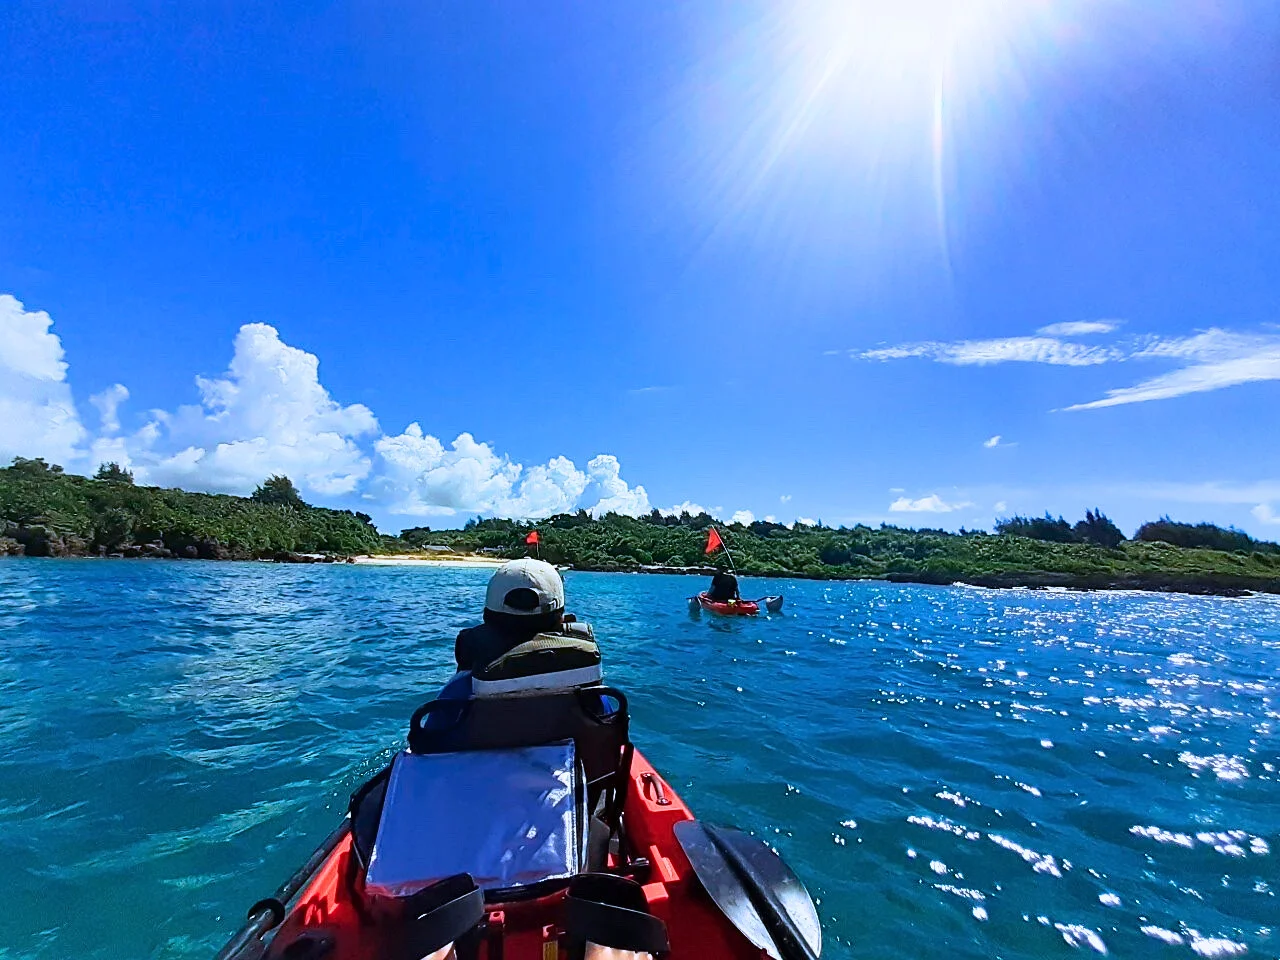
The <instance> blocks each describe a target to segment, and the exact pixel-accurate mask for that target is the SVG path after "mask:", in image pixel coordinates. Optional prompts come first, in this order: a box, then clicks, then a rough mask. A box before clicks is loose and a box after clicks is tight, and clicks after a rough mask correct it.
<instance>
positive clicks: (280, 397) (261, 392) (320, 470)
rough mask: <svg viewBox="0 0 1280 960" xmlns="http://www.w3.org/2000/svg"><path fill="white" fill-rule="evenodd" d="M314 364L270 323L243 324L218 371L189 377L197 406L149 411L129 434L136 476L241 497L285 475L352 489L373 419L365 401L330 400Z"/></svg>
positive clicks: (362, 471)
mask: <svg viewBox="0 0 1280 960" xmlns="http://www.w3.org/2000/svg"><path fill="white" fill-rule="evenodd" d="M319 365H320V363H319V360H318V359H317V358H316V356H315V355H314V354H311V353H307V352H306V351H305V350H300V349H298V348H297V347H292V346H289V345H288V344H286V343H284V342H283V341H282V340H281V339H280V335H279V333H278V332H277V331H276V329H275V328H274V327H271V326H268V325H267V324H265V323H249V324H245V325H244V326H242V327H241V328H240V332H239V333H238V334H237V335H236V339H235V345H234V351H233V355H232V358H231V364H230V366H229V367H228V369H227V372H226V373H225V374H224V375H223V376H221V377H218V378H213V379H206V378H204V377H197V378H196V386H197V387H198V388H199V391H200V398H201V402H200V403H199V404H198V405H196V404H193V405H190V406H184V407H179V408H178V409H177V411H176V412H174V413H166V412H164V411H158V412H157V413H156V416H155V419H154V421H153V422H152V423H151V424H149V425H148V426H147V427H146V428H144V429H143V430H142V431H140V432H139V433H138V434H136V435H135V436H134V437H133V438H131V439H130V441H129V442H128V444H127V446H128V449H129V451H130V452H131V453H132V462H133V463H134V464H135V466H136V468H137V470H138V472H139V479H145V480H146V481H147V482H150V483H159V484H164V485H174V486H182V487H187V488H192V489H207V490H218V491H226V492H228V493H246V492H248V491H250V490H252V489H253V488H254V487H255V486H256V485H257V484H258V483H260V482H261V481H262V480H263V479H264V478H265V477H267V476H269V475H271V474H285V475H287V476H289V477H290V478H291V479H292V480H293V481H294V483H296V484H297V485H298V487H299V488H300V489H301V490H303V491H304V492H305V493H311V494H317V495H320V496H341V495H344V494H349V493H352V492H353V491H355V490H356V488H357V487H358V486H359V484H360V482H361V481H362V480H364V478H365V477H367V476H368V474H369V469H370V461H369V457H368V456H367V455H366V454H365V452H364V451H363V450H362V449H361V447H360V444H359V443H358V440H359V438H361V437H363V436H366V435H368V434H372V433H374V432H376V431H377V429H378V421H377V420H376V419H375V418H374V416H373V413H372V411H370V410H369V408H368V407H366V406H364V405H362V404H358V403H356V404H351V405H350V406H343V405H342V404H339V403H337V402H336V401H335V400H334V399H333V398H332V397H330V396H329V392H328V391H327V390H326V389H325V388H324V387H323V386H322V385H321V383H320V379H319ZM112 412H113V413H114V409H113V411H112ZM174 451H176V452H174Z"/></svg>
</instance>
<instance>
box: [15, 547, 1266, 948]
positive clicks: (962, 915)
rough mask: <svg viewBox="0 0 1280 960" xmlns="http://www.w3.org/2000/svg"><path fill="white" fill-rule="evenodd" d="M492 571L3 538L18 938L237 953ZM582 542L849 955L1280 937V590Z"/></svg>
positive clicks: (697, 795) (649, 669)
mask: <svg viewBox="0 0 1280 960" xmlns="http://www.w3.org/2000/svg"><path fill="white" fill-rule="evenodd" d="M485 580H486V572H485V571H473V570H452V569H430V570H424V569H413V568H405V567H399V568H371V567H349V566H339V567H333V566H327V567H291V566H279V565H272V564H233V563H224V564H218V563H200V562H190V563H177V562H146V561H71V560H9V561H0V858H2V860H3V869H2V872H0V878H3V879H0V958H3V960H17V958H29V957H39V958H58V960H63V958H81V960H88V958H137V957H153V958H178V957H184V958H185V957H209V956H211V955H212V954H213V953H214V952H215V950H216V949H217V947H218V946H219V945H220V944H221V942H222V940H223V939H224V938H225V937H226V936H227V935H228V934H229V933H230V932H231V931H232V930H233V929H234V928H235V927H236V925H237V923H238V921H239V919H240V918H241V916H242V914H243V911H244V909H245V908H246V907H247V906H248V905H249V904H250V903H251V902H252V901H253V900H255V899H257V898H258V897H260V896H265V895H267V894H268V893H269V892H270V891H271V890H273V889H274V888H275V886H276V885H277V884H278V883H279V882H280V881H281V880H283V879H284V878H285V877H286V876H287V875H288V874H289V873H290V872H291V870H292V869H293V867H294V866H296V865H297V864H298V863H299V862H301V861H302V860H303V859H304V858H305V857H306V855H307V854H308V853H309V852H310V851H311V849H312V848H313V847H314V845H315V844H316V843H318V842H319V840H320V839H321V838H322V837H323V836H324V835H325V834H326V833H327V832H328V830H329V829H330V828H331V827H332V826H333V825H334V824H335V823H336V821H337V819H338V818H339V816H340V815H341V813H342V811H343V810H344V808H345V802H346V797H347V795H348V793H349V792H350V791H351V790H352V789H353V788H354V787H355V786H357V785H358V784H359V783H360V782H361V781H362V780H363V779H364V778H366V777H368V776H369V775H371V774H372V773H374V772H375V771H376V770H377V769H378V768H379V767H380V765H381V764H383V763H385V762H386V761H387V759H388V758H389V757H390V756H391V755H392V753H393V751H394V750H395V749H396V747H397V745H398V744H399V742H400V741H401V739H402V737H403V731H404V726H405V723H406V721H407V719H408V716H409V714H410V713H411V712H412V710H413V709H414V707H415V706H417V705H418V704H419V703H420V702H422V701H424V700H426V699H429V698H430V695H431V694H432V692H433V690H434V689H435V688H436V687H437V686H438V685H439V684H440V683H441V682H442V681H443V680H444V679H445V678H446V677H447V676H448V675H449V674H450V673H451V665H450V658H451V653H452V640H453V636H454V634H455V632H456V631H457V630H458V629H459V628H460V627H461V626H464V625H466V624H467V623H469V622H472V621H473V620H474V618H475V616H476V614H477V613H478V611H479V608H480V606H481V604H482V595H483V586H484V583H485ZM697 584H698V581H696V580H691V579H686V578H677V577H644V576H612V575H597V574H576V573H570V574H569V575H568V579H567V587H568V592H569V599H570V604H569V605H570V609H573V610H576V611H577V612H578V613H579V614H580V615H581V617H582V618H583V619H586V620H590V621H592V622H593V623H594V624H595V625H596V629H597V635H598V637H599V638H600V639H601V641H602V646H603V648H604V650H605V656H606V670H607V675H608V679H609V680H610V681H611V682H613V683H614V684H616V685H618V686H621V687H622V688H624V689H625V690H626V691H627V692H628V693H629V695H630V697H631V701H632V711H633V716H634V736H635V740H636V742H637V744H638V746H639V747H640V749H641V750H642V751H643V752H644V753H646V754H647V755H648V756H649V758H650V759H651V760H653V761H654V763H655V764H656V765H657V766H658V767H659V768H660V769H661V770H663V771H664V772H665V774H666V775H667V777H668V778H669V779H670V780H671V782H672V783H673V784H674V785H675V786H676V787H677V789H678V790H679V791H680V792H681V794H682V795H683V796H684V797H685V799H686V800H688V801H689V803H690V804H691V805H692V806H693V807H694V809H695V811H696V812H697V813H698V814H699V815H701V816H702V817H704V818H706V819H708V820H714V821H720V822H728V823H733V824H736V825H738V826H741V827H743V828H746V829H749V830H752V831H755V832H757V833H761V834H765V835H767V836H768V838H769V839H770V840H771V842H773V843H774V844H775V845H776V846H777V848H778V849H779V850H780V851H781V852H782V853H783V855H784V856H785V857H786V858H787V859H788V861H789V862H790V863H791V864H792V866H793V867H794V868H795V869H796V871H797V872H798V873H799V874H800V875H801V876H802V878H803V879H804V880H805V881H806V883H807V884H808V886H809V888H810V890H811V891H812V892H813V893H814V895H815V897H816V898H817V899H818V900H819V901H820V906H819V911H820V913H821V914H822V917H823V921H824V925H825V928H826V936H827V947H826V950H825V951H824V956H827V957H832V958H845V957H887V958H918V957H925V956H929V957H935V956H944V955H945V956H947V957H956V958H959V957H996V956H998V957H1003V958H1024V957H1027V958H1029V957H1081V956H1093V955H1095V952H1096V953H1101V952H1104V951H1105V952H1109V953H1110V954H1111V955H1115V956H1134V955H1138V954H1141V955H1144V956H1156V955H1159V956H1165V957H1168V958H1171V960H1176V958H1186V960H1193V958H1195V957H1196V956H1201V957H1216V956H1224V957H1229V956H1236V955H1239V954H1241V953H1244V952H1245V951H1247V953H1248V955H1249V956H1251V957H1275V956H1276V955H1277V953H1278V952H1280V897H1278V896H1277V891H1280V771H1278V766H1280V736H1277V728H1278V727H1280V680H1278V679H1277V678H1278V676H1280V603H1278V602H1277V601H1276V600H1275V599H1246V600H1226V599H1213V598H1191V597H1181V596H1159V595H1153V594H1101V593H1095V594H1054V593H1041V592H1031V591H987V590H977V589H968V588H937V587H920V586H896V585H886V584H871V583H829V584H824V583H808V582H797V581H788V582H776V581H775V582H768V581H766V582H758V581H757V582H752V583H750V584H749V586H748V587H747V591H751V590H755V592H758V593H761V594H763V593H766V592H776V591H779V590H782V591H785V593H786V595H787V605H786V609H785V611H784V613H783V614H782V615H781V616H777V617H772V618H769V619H763V618H761V619H759V620H756V621H738V620H732V621H730V620H721V619H716V618H712V617H710V616H706V615H704V616H702V617H701V618H694V617H691V615H690V614H689V613H688V611H687V608H686V605H685V603H684V598H685V597H686V596H687V595H688V594H689V593H690V592H692V591H693V590H694V589H695V587H696V586H697Z"/></svg>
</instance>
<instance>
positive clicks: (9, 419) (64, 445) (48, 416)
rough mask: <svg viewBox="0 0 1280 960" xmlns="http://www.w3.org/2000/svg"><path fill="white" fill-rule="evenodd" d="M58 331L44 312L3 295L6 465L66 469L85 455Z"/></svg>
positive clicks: (0, 405)
mask: <svg viewBox="0 0 1280 960" xmlns="http://www.w3.org/2000/svg"><path fill="white" fill-rule="evenodd" d="M52 326H53V319H52V318H51V317H50V316H49V314H47V313H45V312H44V311H43V310H40V311H28V310H26V309H25V308H24V307H23V305H22V303H21V301H19V300H17V299H16V298H15V297H12V296H10V295H9V294H0V463H7V462H8V461H9V460H10V459H12V458H13V457H17V456H22V457H44V458H46V459H48V460H51V461H57V462H58V463H63V464H65V463H68V462H69V461H74V460H76V459H77V457H79V456H80V455H81V451H80V445H81V444H82V443H83V441H84V440H85V437H86V433H85V429H84V426H83V424H81V422H80V416H79V414H78V413H77V411H76V405H75V401H74V400H73V399H72V396H71V387H70V385H69V384H68V383H67V364H66V361H65V360H64V359H63V350H62V340H61V338H59V337H58V335H57V334H55V333H53V332H52V329H51V328H52Z"/></svg>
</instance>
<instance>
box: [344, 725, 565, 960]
mask: <svg viewBox="0 0 1280 960" xmlns="http://www.w3.org/2000/svg"><path fill="white" fill-rule="evenodd" d="M586 822H587V811H586V790H585V777H584V776H583V773H582V768H581V765H580V763H579V761H578V758H577V754H576V752H575V750H574V745H573V742H572V741H564V742H562V743H550V744H543V745H540V746H536V747H519V748H515V749H507V750H481V751H474V752H469V753H439V754H414V753H407V752H405V753H401V754H399V755H398V756H397V757H396V758H395V760H394V761H393V762H392V764H391V773H390V775H389V777H388V779H387V784H386V793H385V797H384V799H383V802H382V810H381V813H380V815H379V818H378V826H377V833H376V835H375V837H374V841H373V847H372V850H371V851H370V854H369V861H368V868H367V870H366V872H365V892H366V894H367V895H369V896H371V897H373V898H379V897H381V898H393V899H394V898H404V897H410V896H413V895H414V894H416V893H418V892H419V891H421V890H423V889H425V888H427V887H428V886H430V885H431V884H434V883H437V882H439V881H441V880H443V879H445V878H447V877H452V876H455V875H458V874H469V875H470V876H471V877H472V878H474V880H475V883H476V884H478V885H479V887H480V888H481V889H482V890H484V891H485V896H486V897H489V898H493V899H498V900H506V899H520V898H523V897H527V896H531V895H533V896H536V895H541V893H542V891H545V890H547V889H548V886H550V887H551V888H552V889H554V888H555V887H558V886H562V885H563V884H564V883H565V882H567V881H568V880H569V878H571V877H573V876H576V875H577V874H578V873H579V872H581V871H582V869H583V867H584V865H585V863H586V843H587V826H586ZM415 956H417V954H415Z"/></svg>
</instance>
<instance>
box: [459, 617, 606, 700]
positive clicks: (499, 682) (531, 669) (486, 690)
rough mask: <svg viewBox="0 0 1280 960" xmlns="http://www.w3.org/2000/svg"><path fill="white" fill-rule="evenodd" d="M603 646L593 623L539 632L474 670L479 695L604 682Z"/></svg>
mask: <svg viewBox="0 0 1280 960" xmlns="http://www.w3.org/2000/svg"><path fill="white" fill-rule="evenodd" d="M602 678H603V671H602V670H601V667H600V648H599V646H597V645H596V641H595V633H594V631H593V630H592V629H591V624H589V623H566V624H564V626H563V627H562V628H561V629H560V630H559V631H557V632H555V633H539V634H535V635H534V636H533V637H532V638H531V639H529V640H526V641H525V642H524V643H521V644H518V645H517V646H515V647H512V648H511V649H510V650H508V651H507V652H506V653H504V654H502V655H501V656H499V657H497V658H496V659H494V660H493V661H491V662H490V663H489V664H487V665H486V666H484V667H483V668H482V669H479V670H475V671H473V672H472V674H471V692H472V695H473V696H476V697H500V696H511V695H519V694H524V693H540V692H545V691H547V690H560V689H565V688H569V687H584V686H590V685H593V684H597V683H600V681H601V679H602Z"/></svg>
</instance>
